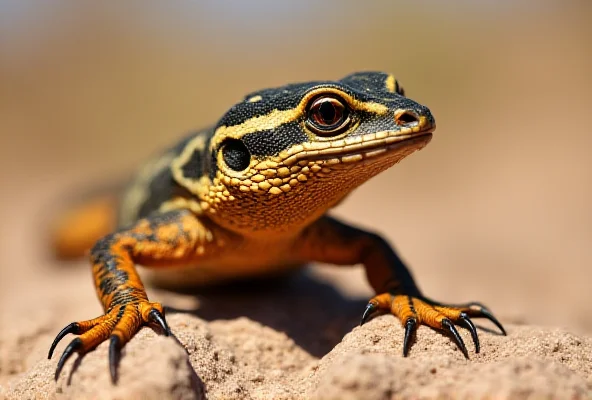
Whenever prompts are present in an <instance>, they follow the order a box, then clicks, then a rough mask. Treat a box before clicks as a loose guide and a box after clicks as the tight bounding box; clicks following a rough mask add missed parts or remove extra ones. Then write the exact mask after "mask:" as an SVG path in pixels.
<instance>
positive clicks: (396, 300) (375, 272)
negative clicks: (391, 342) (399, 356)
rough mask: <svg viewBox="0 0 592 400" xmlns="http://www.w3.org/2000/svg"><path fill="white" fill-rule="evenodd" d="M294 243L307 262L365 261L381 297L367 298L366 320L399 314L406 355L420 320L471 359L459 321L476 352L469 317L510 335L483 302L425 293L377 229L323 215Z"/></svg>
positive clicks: (472, 327) (369, 277) (372, 281)
mask: <svg viewBox="0 0 592 400" xmlns="http://www.w3.org/2000/svg"><path fill="white" fill-rule="evenodd" d="M295 246H296V247H295V249H294V251H295V253H296V255H297V256H298V257H302V258H303V259H305V260H307V261H318V262H325V263H331V264H338V265H352V264H360V263H361V264H363V265H364V268H365V269H366V276H367V277H368V281H369V283H370V285H371V286H372V288H373V289H374V290H375V292H376V296H374V297H373V298H372V299H371V300H370V301H369V302H368V305H367V306H366V310H365V311H364V314H363V316H362V322H361V324H363V323H364V322H365V321H366V320H367V319H368V318H369V317H370V316H371V315H372V314H373V313H375V312H378V311H385V312H390V313H391V314H394V315H395V316H396V317H397V318H399V320H400V321H401V323H402V324H403V325H404V326H405V338H404V342H403V355H404V356H407V354H408V352H409V346H410V340H409V339H410V338H411V336H412V335H413V333H414V332H415V330H416V329H417V327H418V326H419V325H421V324H424V325H428V326H430V327H432V328H436V329H440V330H443V331H446V332H447V333H448V334H450V335H451V336H452V338H453V339H454V341H455V342H456V344H457V345H458V347H459V348H460V349H461V351H462V352H463V354H464V355H465V357H467V358H468V353H467V349H466V347H465V345H464V343H463V340H462V338H461V336H460V335H459V333H458V331H457V330H456V328H455V327H454V324H458V325H461V326H464V327H465V328H467V329H469V331H470V332H471V336H472V338H473V341H474V343H475V351H476V352H477V353H478V352H479V338H478V336H477V330H476V328H475V325H474V324H473V322H472V321H471V319H470V317H475V318H478V317H483V318H488V319H489V320H491V321H492V322H493V323H494V324H496V325H497V326H498V328H499V329H500V330H501V331H502V333H503V334H504V335H505V330H504V328H503V327H502V325H501V324H500V323H499V321H498V320H497V319H496V318H495V317H494V316H493V315H492V314H491V312H490V311H489V310H488V309H487V308H486V307H484V306H483V305H481V304H479V303H467V304H459V305H451V304H443V303H439V302H436V301H433V300H430V299H428V298H427V297H425V296H424V295H423V294H422V293H421V291H420V290H419V288H418V287H417V285H416V284H415V281H414V280H413V277H412V276H411V274H410V272H409V270H408V269H407V267H405V264H403V262H402V261H401V259H400V258H399V257H398V256H397V254H396V253H395V251H394V250H393V248H392V247H391V246H390V245H389V244H388V243H387V242H386V241H385V240H384V239H383V238H382V237H380V236H379V235H377V234H375V233H370V232H366V231H363V230H361V229H358V228H354V227H352V226H349V225H346V224H343V223H341V222H339V221H337V220H335V219H332V218H329V217H324V218H321V219H320V220H318V221H317V222H315V223H314V224H312V225H311V226H309V227H308V228H307V229H305V230H304V231H303V233H302V236H301V238H300V240H299V241H297V244H296V245H295Z"/></svg>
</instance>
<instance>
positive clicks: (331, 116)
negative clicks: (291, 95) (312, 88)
mask: <svg viewBox="0 0 592 400" xmlns="http://www.w3.org/2000/svg"><path fill="white" fill-rule="evenodd" d="M349 123H350V117H349V110H348V108H347V106H346V105H345V103H344V101H343V100H341V99H339V98H338V97H333V96H322V97H317V98H316V99H315V100H313V101H312V102H311V103H310V106H309V108H308V118H307V120H306V125H307V126H308V128H310V129H311V130H312V131H313V132H314V133H316V134H317V135H321V136H333V135H337V134H338V133H340V132H342V131H343V130H344V128H346V127H347V126H348V125H349Z"/></svg>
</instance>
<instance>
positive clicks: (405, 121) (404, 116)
mask: <svg viewBox="0 0 592 400" xmlns="http://www.w3.org/2000/svg"><path fill="white" fill-rule="evenodd" d="M418 122H419V116H418V115H417V114H416V113H414V112H412V111H403V112H399V113H396V114H395V123H396V124H397V125H399V126H411V125H416V124H417V123H418Z"/></svg>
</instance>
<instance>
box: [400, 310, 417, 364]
mask: <svg viewBox="0 0 592 400" xmlns="http://www.w3.org/2000/svg"><path fill="white" fill-rule="evenodd" d="M416 329H417V320H416V319H415V318H409V319H408V320H407V322H405V338H404V339H403V357H407V354H409V348H410V347H411V336H412V335H413V333H414V332H415V330H416Z"/></svg>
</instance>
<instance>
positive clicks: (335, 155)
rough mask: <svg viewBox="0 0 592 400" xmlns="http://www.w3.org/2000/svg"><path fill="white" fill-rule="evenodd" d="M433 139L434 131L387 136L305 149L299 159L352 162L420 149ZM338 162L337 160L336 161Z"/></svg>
mask: <svg viewBox="0 0 592 400" xmlns="http://www.w3.org/2000/svg"><path fill="white" fill-rule="evenodd" d="M431 139H432V132H423V133H415V134H410V135H405V136H387V137H386V138H383V139H374V140H369V141H366V142H362V143H354V144H351V145H346V146H344V147H341V148H329V149H325V150H318V151H312V152H311V151H304V152H301V153H300V154H298V159H299V160H302V159H306V160H311V161H312V160H314V161H321V160H324V161H325V162H327V161H329V160H339V163H344V164H345V163H351V162H358V161H365V160H368V161H370V160H372V159H376V158H382V157H384V156H396V155H397V154H399V153H402V152H405V151H406V150H408V149H409V148H414V150H420V149H422V148H423V147H425V146H426V145H427V144H428V143H429V142H430V140H431ZM335 163H337V161H335Z"/></svg>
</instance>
